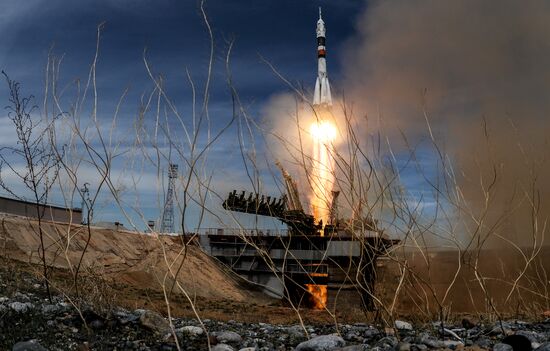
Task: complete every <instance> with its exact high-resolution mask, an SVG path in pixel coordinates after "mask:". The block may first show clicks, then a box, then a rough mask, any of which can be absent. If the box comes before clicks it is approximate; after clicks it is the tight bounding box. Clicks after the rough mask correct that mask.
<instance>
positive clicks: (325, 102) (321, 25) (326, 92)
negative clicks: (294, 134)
mask: <svg viewBox="0 0 550 351" xmlns="http://www.w3.org/2000/svg"><path fill="white" fill-rule="evenodd" d="M325 34H326V28H325V22H324V21H323V18H322V17H321V8H320V7H319V20H318V21H317V81H316V82H315V92H314V94H313V106H324V107H328V106H332V96H331V94H330V85H329V82H328V75H327V61H326V46H325V42H326V37H325Z"/></svg>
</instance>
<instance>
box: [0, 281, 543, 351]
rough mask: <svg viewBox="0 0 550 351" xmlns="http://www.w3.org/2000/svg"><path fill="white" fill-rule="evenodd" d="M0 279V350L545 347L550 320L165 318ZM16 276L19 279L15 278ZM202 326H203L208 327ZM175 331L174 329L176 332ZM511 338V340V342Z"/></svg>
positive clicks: (501, 350) (506, 350)
mask: <svg viewBox="0 0 550 351" xmlns="http://www.w3.org/2000/svg"><path fill="white" fill-rule="evenodd" d="M3 278H4V279H2V280H1V281H0V350H14V351H24V350H34V351H43V350H51V351H53V350H82V351H84V350H177V349H178V347H179V348H180V349H181V350H208V347H209V344H210V347H211V348H212V350H215V351H224V350H236V351H237V350H244V351H252V350H298V351H316V350H348V351H352V350H402V351H406V350H445V349H449V350H461V349H464V350H499V351H509V350H522V351H523V350H525V351H527V350H534V349H536V350H541V351H550V344H549V343H548V340H549V338H550V320H548V319H547V320H545V321H540V322H537V323H531V322H522V321H518V320H513V321H503V322H497V323H479V322H473V321H470V320H463V321H462V322H461V323H458V324H456V325H441V324H440V323H437V322H435V323H428V324H424V325H414V326H413V325H411V324H410V323H408V322H407V321H396V322H395V325H394V327H393V328H378V327H376V326H373V325H370V324H368V323H364V324H363V323H356V324H350V325H339V326H338V329H337V328H336V326H335V325H334V324H330V325H305V326H304V327H302V326H300V325H274V324H266V323H240V322H238V321H227V322H221V321H215V320H207V319H205V320H202V324H201V322H199V321H198V320H197V319H189V318H173V319H172V324H171V325H170V323H169V322H168V319H166V318H165V317H163V316H161V315H159V314H158V313H156V312H153V311H149V310H143V309H138V310H133V311H130V310H126V309H123V308H116V307H115V308H113V310H112V311H111V312H110V313H109V314H108V316H107V317H106V316H104V315H100V314H98V313H95V312H94V310H93V309H92V308H86V307H84V308H82V309H81V311H80V312H79V311H77V310H76V309H75V308H74V307H73V305H72V304H71V303H69V302H68V301H67V300H66V299H64V298H63V297H61V296H55V297H54V299H53V301H52V302H50V301H49V300H48V299H46V298H45V294H44V289H43V288H42V286H41V285H40V284H39V282H38V281H37V280H36V279H34V278H33V277H32V276H30V275H26V276H25V275H23V276H22V277H19V283H18V286H17V288H16V289H14V286H13V284H11V283H10V282H9V280H8V279H6V277H5V276H4V277H3ZM21 282H22V283H21ZM206 331H207V332H206ZM174 335H175V336H174ZM511 345H514V346H511Z"/></svg>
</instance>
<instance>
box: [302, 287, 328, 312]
mask: <svg viewBox="0 0 550 351" xmlns="http://www.w3.org/2000/svg"><path fill="white" fill-rule="evenodd" d="M305 286H306V289H307V291H308V293H309V294H310V296H311V302H312V303H313V308H315V309H316V310H323V309H325V307H326V306H327V298H328V295H327V286H326V285H317V284H306V285H305Z"/></svg>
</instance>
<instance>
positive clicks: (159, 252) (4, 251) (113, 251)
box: [0, 214, 266, 303]
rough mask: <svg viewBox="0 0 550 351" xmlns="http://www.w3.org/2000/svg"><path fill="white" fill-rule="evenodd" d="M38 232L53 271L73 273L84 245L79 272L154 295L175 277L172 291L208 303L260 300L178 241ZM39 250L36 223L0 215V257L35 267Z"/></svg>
mask: <svg viewBox="0 0 550 351" xmlns="http://www.w3.org/2000/svg"><path fill="white" fill-rule="evenodd" d="M42 230H43V232H44V244H45V247H46V248H47V253H46V259H47V262H48V265H50V266H52V267H55V268H60V269H67V270H69V271H74V270H75V269H76V267H77V265H78V263H79V261H80V259H81V257H82V253H83V251H84V248H85V247H86V250H85V254H84V256H83V257H82V268H81V271H84V272H90V271H92V272H94V273H96V274H100V275H102V276H103V277H105V278H107V279H110V280H115V281H117V282H119V283H126V284H127V285H130V286H135V287H136V288H139V289H153V290H156V291H159V290H162V287H163V286H166V287H167V288H168V289H169V288H171V286H172V283H173V282H174V278H175V277H176V275H177V283H178V284H177V285H176V288H175V289H176V291H177V292H178V293H182V290H181V289H184V290H185V292H186V293H187V294H189V295H190V296H199V297H203V298H208V299H229V300H232V301H235V302H245V301H247V302H256V303H261V302H265V301H266V298H265V297H263V295H262V294H261V293H259V292H256V291H253V290H251V289H250V288H251V286H249V285H248V284H247V283H246V282H245V281H244V280H242V279H241V278H240V277H239V276H237V275H235V274H233V273H231V272H230V271H228V270H227V269H225V268H224V267H222V266H221V265H220V264H219V263H218V262H217V261H215V260H214V259H212V258H211V257H209V256H208V255H206V254H205V253H204V252H203V251H201V250H200V248H198V247H197V246H194V245H186V246H184V245H183V244H182V242H181V239H180V238H179V237H168V236H158V237H154V236H151V235H148V234H140V233H135V232H130V231H124V230H118V231H114V230H111V229H104V228H99V227H92V229H91V232H90V233H88V229H87V227H86V226H80V225H67V224H54V223H51V222H46V223H43V225H42ZM88 238H89V243H88V245H87V244H86V243H87V241H88ZM39 248H40V238H39V235H38V222H37V221H35V220H29V219H27V218H22V217H17V216H11V215H3V214H0V255H2V256H5V257H9V258H10V259H14V260H18V261H24V262H30V263H40V258H39ZM180 266H181V269H179V270H178V268H180ZM178 285H179V287H181V288H178Z"/></svg>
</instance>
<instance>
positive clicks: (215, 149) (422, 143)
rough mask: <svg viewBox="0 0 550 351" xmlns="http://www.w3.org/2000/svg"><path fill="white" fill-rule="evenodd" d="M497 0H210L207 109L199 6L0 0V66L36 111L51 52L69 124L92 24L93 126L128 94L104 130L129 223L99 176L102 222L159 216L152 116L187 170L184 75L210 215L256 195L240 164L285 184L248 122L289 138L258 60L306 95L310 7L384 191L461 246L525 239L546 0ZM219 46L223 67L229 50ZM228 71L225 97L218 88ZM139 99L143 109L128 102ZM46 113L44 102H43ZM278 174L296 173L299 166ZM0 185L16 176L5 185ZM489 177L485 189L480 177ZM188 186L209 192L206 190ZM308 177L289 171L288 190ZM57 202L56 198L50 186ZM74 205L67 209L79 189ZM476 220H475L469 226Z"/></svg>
mask: <svg viewBox="0 0 550 351" xmlns="http://www.w3.org/2000/svg"><path fill="white" fill-rule="evenodd" d="M494 3H495V2H491V1H483V2H481V1H478V0H464V1H460V2H458V1H455V2H444V1H439V0H394V1H391V2H390V1H377V0H371V1H366V0H356V1H355V0H342V1H338V2H335V1H328V0H304V1H295V0H293V1H291V0H262V1H257V0H256V1H253V0H246V1H245V0H236V1H219V0H218V1H216V0H210V1H207V2H206V5H205V9H206V12H207V15H208V19H209V24H210V26H211V29H212V32H213V36H214V51H213V58H214V61H213V66H212V80H211V81H209V85H208V87H209V94H208V111H207V112H208V113H206V110H203V109H202V103H203V102H204V99H203V98H204V96H203V91H204V89H205V88H206V86H207V85H206V79H205V78H206V77H207V74H206V73H207V71H208V69H209V65H208V62H209V55H210V42H209V35H208V31H207V26H206V25H205V23H204V21H203V20H202V17H201V12H200V9H199V3H198V2H197V1H195V0H193V1H175V0H155V1H153V0H134V1H130V0H93V1H92V0H80V1H68V0H49V1H45V0H26V1H15V0H3V1H1V2H0V33H1V35H0V47H1V48H2V50H0V69H2V70H4V71H5V72H7V74H9V76H10V77H11V78H12V79H14V80H16V81H19V82H20V83H21V89H22V93H23V94H24V95H30V94H33V95H34V96H36V100H35V101H37V104H38V105H41V101H42V96H43V92H44V81H45V69H46V64H47V62H48V55H50V57H51V56H53V57H55V58H56V59H58V60H61V64H60V65H59V67H60V68H59V72H57V71H56V72H57V73H58V85H57V87H58V89H57V92H58V93H60V94H61V93H62V94H61V95H62V96H61V98H60V100H59V103H60V105H61V106H62V108H61V109H62V111H61V112H63V114H62V115H63V117H64V118H65V116H66V114H67V112H70V111H71V103H72V101H74V97H75V96H77V90H76V88H77V87H79V85H78V84H80V87H81V88H83V87H84V85H85V83H86V81H87V80H88V75H89V72H90V66H91V63H92V61H93V59H94V53H95V49H96V35H97V26H98V24H100V23H104V27H103V30H102V32H101V41H100V45H99V58H98V61H97V65H96V78H97V80H96V81H97V93H98V101H99V103H98V106H97V120H98V121H99V124H98V125H99V127H98V128H99V131H100V132H101V133H103V135H105V136H107V135H111V134H110V133H109V129H110V127H111V123H112V120H113V115H114V111H115V107H116V106H117V104H118V101H119V99H120V98H121V96H124V99H123V101H122V103H121V104H120V108H119V109H118V110H117V111H118V113H117V120H116V128H114V132H113V133H112V138H111V141H112V142H113V143H116V142H118V143H120V146H119V148H118V149H117V150H118V151H119V154H117V155H118V156H117V157H115V158H114V159H113V172H112V178H113V179H114V182H113V184H112V188H111V192H115V193H117V194H123V195H124V196H121V198H122V199H124V204H123V208H124V209H125V210H127V217H125V216H123V215H122V213H121V212H120V211H116V210H115V209H116V207H118V206H116V205H115V204H113V201H112V199H113V197H112V195H111V196H109V192H108V191H106V190H107V189H106V188H105V187H103V190H102V196H101V197H100V200H101V201H100V202H99V205H98V206H97V208H96V212H95V214H96V216H97V217H96V218H98V220H99V219H101V220H107V221H122V222H124V223H125V224H128V225H129V221H130V220H132V221H134V220H135V221H137V222H141V225H138V226H141V227H143V226H144V223H146V220H147V219H155V218H159V217H160V208H162V205H161V204H162V203H163V194H165V192H166V189H165V187H166V184H165V182H164V181H165V180H166V176H165V169H166V162H164V161H163V162H161V167H160V168H159V169H156V168H154V167H151V161H154V160H155V157H156V150H155V149H154V147H153V144H152V143H151V141H152V140H153V139H151V138H152V135H154V133H155V130H156V129H155V128H154V125H155V122H156V119H157V118H162V119H165V118H167V119H168V122H167V123H165V124H164V125H166V126H167V127H166V128H164V129H162V130H160V131H159V134H158V135H161V136H162V135H163V133H164V134H166V133H169V134H170V135H171V137H172V140H173V141H175V142H176V144H173V145H171V148H170V145H168V144H167V143H166V140H165V139H163V138H162V137H160V138H159V139H157V144H155V145H157V147H158V148H157V150H158V151H160V152H162V153H164V154H165V155H166V154H168V153H169V152H170V150H172V151H171V152H172V153H171V155H172V157H173V158H176V159H178V158H179V160H178V161H177V162H178V163H180V167H181V170H182V173H183V171H185V170H186V169H187V170H188V169H189V167H188V166H189V165H186V164H185V161H184V160H182V158H181V157H179V156H181V155H178V154H177V151H178V150H180V151H182V153H183V154H184V155H190V154H191V153H193V155H195V156H196V154H197V151H196V150H195V149H193V148H191V145H189V143H188V137H187V134H186V129H187V132H189V130H192V129H193V118H192V117H191V116H192V112H193V103H192V102H193V99H192V97H193V89H192V85H191V84H190V82H189V78H190V79H191V81H192V82H193V83H194V87H195V93H196V95H195V96H196V97H197V100H196V102H197V105H195V111H196V112H197V114H198V115H201V113H203V112H204V114H203V115H204V116H207V117H208V118H206V117H205V122H204V124H201V132H200V133H199V138H198V146H199V148H201V147H205V145H207V140H209V138H210V140H212V138H213V137H214V136H215V135H216V134H217V133H219V132H222V131H223V133H221V136H220V137H219V138H216V139H215V142H214V143H213V144H212V145H209V146H208V150H209V152H208V153H207V155H205V156H201V158H200V161H201V162H200V163H199V164H198V166H199V167H198V169H200V174H199V173H197V176H200V179H202V180H203V181H205V182H207V183H208V185H209V186H208V188H209V189H210V191H209V192H208V193H204V192H202V193H194V194H193V195H194V197H195V198H201V196H202V197H204V198H206V199H207V200H208V201H209V209H213V208H214V207H217V208H218V209H219V207H220V205H221V200H222V198H223V197H224V194H227V193H228V192H229V191H231V190H232V189H238V190H241V189H242V190H249V191H250V190H255V187H258V184H253V182H251V181H250V178H252V179H254V177H255V174H254V173H253V172H252V173H250V171H251V168H248V169H247V168H246V167H245V166H249V167H250V166H251V165H253V164H254V163H255V167H256V169H257V170H258V175H259V176H260V177H259V178H260V179H261V183H260V184H259V191H260V192H262V193H266V194H267V195H272V196H280V195H281V193H282V192H283V189H282V185H281V179H280V178H281V177H280V172H279V171H278V170H277V169H276V167H273V163H274V161H275V160H276V159H277V158H280V157H281V156H284V155H285V149H284V147H282V148H281V147H280V145H279V146H276V143H273V140H274V139H273V138H271V139H269V138H265V139H264V138H263V137H264V136H265V135H266V133H265V131H263V132H264V133H263V134H262V133H258V131H262V128H263V127H266V126H270V128H271V127H272V128H273V129H272V130H274V131H276V132H277V133H278V134H279V135H285V136H288V135H292V133H294V132H297V129H296V128H295V125H293V124H292V123H293V122H292V119H290V120H289V119H288V117H289V116H288V114H287V113H286V112H287V111H288V110H293V109H295V107H296V104H295V99H294V98H295V97H296V95H295V94H294V93H293V91H292V90H291V89H290V87H289V86H288V84H286V83H285V82H284V81H283V80H282V79H281V78H280V77H278V76H277V75H276V74H274V72H273V71H272V69H271V68H270V67H269V65H268V64H267V63H266V61H267V62H269V63H271V64H272V65H273V66H274V67H275V68H276V69H277V70H278V71H279V72H280V74H281V75H282V76H283V77H284V78H285V79H288V81H289V82H290V83H292V84H293V85H294V86H296V87H299V88H300V89H304V90H305V92H306V97H307V96H311V90H312V88H313V85H314V83H315V78H316V73H317V65H316V38H315V26H316V22H317V17H318V7H319V6H321V7H322V8H323V18H324V20H325V23H326V27H327V64H328V75H329V79H330V81H331V87H332V94H333V98H334V100H335V101H337V103H336V104H335V105H339V103H340V102H341V101H343V100H344V98H345V100H346V102H347V103H348V105H347V107H349V108H350V109H351V110H352V111H353V114H354V115H355V117H356V118H357V121H361V123H356V124H355V125H354V128H356V129H355V130H354V132H355V133H356V134H357V135H358V136H359V140H360V141H361V142H364V143H366V144H367V145H366V146H367V147H366V148H365V150H370V151H372V150H373V149H377V147H378V146H379V145H381V146H382V147H381V149H380V150H381V152H380V153H379V154H378V155H376V156H378V158H379V159H378V160H376V161H377V162H379V164H382V165H384V164H388V162H389V163H391V162H394V164H393V166H394V169H399V174H398V175H399V177H398V178H397V180H396V182H395V185H396V187H397V188H400V189H403V192H402V200H404V202H405V203H406V205H407V206H409V207H410V208H409V209H410V210H413V211H419V212H422V214H423V215H426V218H427V221H428V222H430V217H432V218H433V217H435V216H443V218H441V219H443V220H442V221H438V222H437V223H436V221H433V223H436V224H437V225H446V226H447V228H444V229H443V230H440V228H436V230H438V231H440V232H443V233H445V231H452V232H457V236H460V237H461V238H465V240H466V241H468V240H469V239H468V235H470V234H471V235H474V236H479V234H478V233H480V232H481V233H487V235H488V236H495V235H494V233H495V232H498V235H500V236H501V237H506V238H508V239H509V238H512V239H514V240H516V239H517V241H518V242H522V243H524V242H526V240H527V239H526V237H525V236H526V235H527V236H530V237H532V238H536V237H541V236H542V234H544V233H543V232H542V231H541V230H540V229H537V228H538V227H535V228H532V230H526V229H525V228H530V227H532V225H531V222H532V220H531V219H532V218H531V215H529V213H532V212H533V210H536V212H537V213H548V210H547V209H548V206H549V205H548V203H547V201H545V200H546V199H548V198H550V182H548V181H547V179H550V163H548V162H547V155H546V150H547V149H548V144H549V140H548V135H550V134H549V130H550V124H549V123H548V113H550V112H549V111H550V102H549V101H550V99H548V98H547V92H548V91H549V90H550V78H549V77H550V71H549V70H548V68H547V66H548V64H547V63H548V62H549V61H550V39H549V38H550V37H549V36H548V33H550V4H549V3H548V2H546V1H541V0H525V1H522V2H517V1H515V0H500V1H499V2H498V6H495V5H494ZM230 43H232V45H230ZM230 47H231V49H232V50H231V55H230V65H229V67H230V74H228V72H227V71H226V67H225V58H226V55H227V53H228V50H229V48H230ZM144 58H145V59H146V61H147V62H148V64H149V68H150V71H151V73H152V76H153V78H154V79H160V78H159V77H161V78H162V86H163V88H164V90H165V92H166V94H167V96H168V97H169V101H168V100H166V98H163V99H161V100H162V103H161V104H160V108H159V109H158V113H157V110H156V106H157V105H156V101H157V100H158V95H155V89H156V86H155V81H153V79H151V77H149V76H148V71H147V69H146V66H145V64H144ZM262 58H263V59H262ZM229 77H230V78H231V80H232V83H233V87H234V88H235V90H234V91H232V90H231V89H230V87H229V86H228V84H227V80H228V78H229ZM81 91H82V90H81ZM50 92H51V89H50ZM234 92H237V93H238V96H236V95H235V94H234ZM88 93H89V94H88V97H87V100H86V101H85V102H84V103H83V104H82V108H81V110H80V115H81V116H80V121H81V122H82V123H83V125H84V126H88V127H93V125H91V124H90V122H91V121H93V119H90V116H91V115H92V114H93V113H92V112H93V109H92V108H91V101H93V99H92V95H91V94H90V91H88ZM237 98H238V100H237ZM234 99H235V100H234ZM0 101H2V102H6V101H7V90H6V84H0ZM149 101H150V103H149ZM234 101H236V102H238V104H236V105H234V104H233V103H234ZM143 106H148V109H146V111H145V112H144V113H141V112H142V111H143ZM234 107H238V108H237V109H235V110H234V109H233V108H234ZM42 109H43V108H42V107H41V106H39V110H38V111H36V113H43V112H44V111H42ZM52 110H54V109H53V108H52V107H51V106H50V107H49V111H50V113H51V111H52ZM333 110H335V111H336V110H337V109H336V108H333ZM140 111H141V112H140ZM285 114H286V116H285ZM336 114H337V113H336ZM6 115H7V111H5V110H4V111H3V114H0V144H1V145H2V146H6V145H8V146H9V145H14V142H15V138H14V136H15V135H14V133H13V132H10V129H9V128H8V127H7V125H8V124H9V123H8V122H9V120H8V119H7V117H6ZM310 115H311V114H310ZM157 116H159V117H157ZM178 116H179V117H178ZM233 117H235V118H233ZM245 117H246V118H245ZM285 117H286V118H287V119H285ZM178 118H181V121H182V122H181V123H180V121H179V119H178ZM195 122H197V120H196V119H195ZM247 122H248V123H249V124H247ZM195 126H197V125H195ZM226 126H227V127H226ZM184 127H185V128H186V129H185V128H184ZM291 127H292V128H291ZM64 128H65V131H66V130H67V128H68V126H67V124H66V123H63V122H59V131H60V135H63V134H62V131H63V130H64ZM136 130H137V131H138V134H137V136H139V138H137V137H136ZM206 130H208V131H210V134H209V133H208V132H207V131H206ZM97 133H98V131H93V128H92V129H90V130H89V132H88V134H87V138H90V139H92V140H93V143H95V144H94V146H95V147H97V146H99V144H98V138H97ZM137 139H139V140H140V141H143V144H139V146H140V147H139V148H136V147H134V145H136V144H135V143H136V140H137ZM275 139H276V138H275ZM240 145H242V148H241V147H240ZM362 146H365V144H363V145H362ZM79 150H80V151H82V150H81V149H79ZM138 151H139V152H138ZM370 151H369V152H370ZM286 154H288V153H286ZM368 156H369V157H371V156H373V154H372V153H369V154H368ZM148 157H149V158H148ZM286 165H288V163H286V164H285V166H286ZM382 168H384V166H382V167H381V168H380V169H382ZM386 168H387V167H386ZM289 170H290V171H292V174H293V175H294V176H295V178H297V179H298V181H300V177H301V176H300V175H299V174H298V173H297V172H296V170H295V169H292V168H289ZM159 179H160V182H159V181H157V180H159ZM6 180H9V181H10V182H11V183H10V184H13V186H14V187H17V184H16V180H15V179H12V178H9V179H7V178H6ZM84 181H86V182H89V183H90V184H91V188H92V189H97V188H98V187H99V185H98V176H97V174H94V171H93V167H91V165H90V164H84V165H82V169H81V174H80V179H79V183H82V182H84ZM487 184H493V186H491V187H490V188H489V189H488V188H487ZM181 186H183V184H180V189H179V190H181ZM194 186H195V188H196V189H202V190H204V189H205V184H202V185H200V184H199V185H197V184H194ZM304 188H305V187H304V186H303V182H302V183H301V190H303V189H304ZM529 189H532V190H529ZM256 190H258V189H256ZM215 193H217V194H215ZM532 193H534V194H540V195H537V196H540V199H541V201H540V208H538V207H537V208H534V207H533V205H532V204H537V206H539V205H538V204H539V202H533V201H532V198H531V197H532V195H531V194H532ZM132 194H133V195H132ZM138 195H139V196H138ZM60 200H62V199H61V198H60V196H59V194H58V195H57V198H52V201H60ZM179 200H181V199H179ZM75 202H77V203H76V204H75V203H73V205H77V206H78V205H79V204H78V202H79V201H75ZM180 203H181V201H180ZM451 204H452V205H451ZM417 205H419V207H417ZM133 208H139V211H134V210H133ZM447 210H448V212H445V211H447ZM177 212H178V211H177ZM443 212H445V213H443ZM220 213H221V212H220V211H218V210H216V211H214V213H210V214H208V215H207V216H206V217H205V221H204V223H201V225H202V226H219V225H227V226H235V225H236V221H235V219H234V218H230V217H229V218H228V217H227V214H226V218H224V219H223V221H222V220H221V219H220V218H217V216H218V215H219V214H220ZM140 214H143V216H140ZM407 216H409V215H408V214H407ZM411 217H413V218H414V217H416V216H415V214H412V215H411ZM484 217H486V218H484ZM199 218H202V217H201V216H200V208H198V207H197V206H194V207H193V206H192V208H191V209H190V213H189V216H187V217H186V219H185V221H186V222H187V223H188V224H187V225H186V230H194V228H195V227H196V226H197V225H198V224H199V223H197V221H198V219H199ZM503 218H505V220H502V219H503ZM545 218H546V217H544V218H543V217H541V221H544V220H545ZM381 219H385V218H381ZM414 219H415V220H412V221H407V220H405V221H404V222H407V223H409V224H410V223H413V224H412V225H413V226H415V225H416V224H415V223H418V222H417V221H416V218H414ZM447 219H449V221H446V220H447ZM482 219H483V220H482ZM241 220H243V221H244V218H240V219H239V221H241ZM220 221H221V222H223V223H220ZM251 221H255V219H251ZM389 221H391V219H389ZM445 223H447V224H445ZM255 224H256V223H254V222H249V223H246V224H243V225H244V226H252V225H255ZM399 224H400V225H399V226H400V228H397V229H398V230H397V231H399V230H400V231H401V232H402V233H408V232H412V231H421V229H420V228H412V229H411V228H409V227H408V225H409V224H406V223H405V224H404V223H403V222H401V223H399ZM262 225H263V224H262ZM270 225H271V224H265V227H269V226H270ZM479 225H482V226H484V228H481V230H477V229H478V228H477V227H478V226H479ZM495 228H497V230H495ZM533 231H537V232H536V233H532V232H533ZM440 236H447V238H448V239H449V240H450V242H451V244H452V245H454V241H453V240H454V239H455V238H456V237H455V238H452V237H450V236H449V235H447V234H442V235H440Z"/></svg>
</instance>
